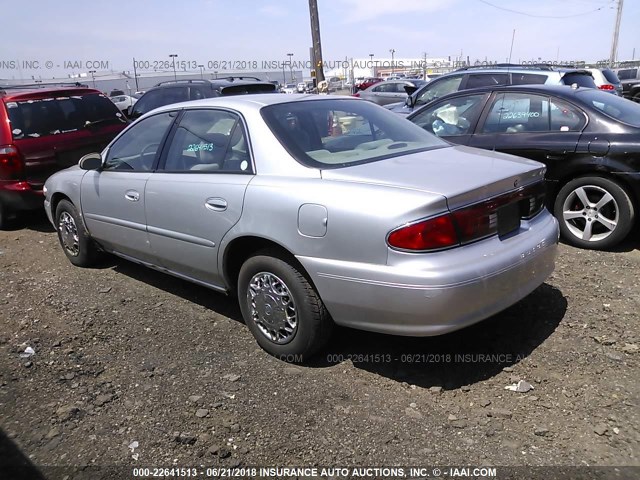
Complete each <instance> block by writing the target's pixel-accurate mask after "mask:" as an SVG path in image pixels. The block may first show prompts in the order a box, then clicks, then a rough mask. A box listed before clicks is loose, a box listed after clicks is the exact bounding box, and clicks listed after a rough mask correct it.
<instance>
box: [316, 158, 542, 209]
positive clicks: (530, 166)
mask: <svg viewBox="0 0 640 480" xmlns="http://www.w3.org/2000/svg"><path fill="white" fill-rule="evenodd" d="M544 171H545V167H544V165H543V164H541V163H539V162H535V161H533V160H527V159H524V158H520V157H516V156H513V155H507V154H504V153H498V152H492V151H486V150H480V149H475V148H471V147H464V146H453V147H447V148H439V149H436V150H430V151H427V152H419V153H414V154H410V155H404V156H400V157H395V158H390V159H387V160H380V161H377V162H371V163H366V164H362V165H356V166H353V167H346V168H337V169H327V170H323V171H322V178H324V179H327V180H333V181H345V182H354V183H367V184H373V185H385V186H392V187H396V188H407V189H411V190H419V191H423V192H425V193H431V194H436V195H442V196H443V197H445V198H446V199H447V204H448V206H449V209H450V210H454V209H456V208H459V207H462V206H465V205H469V204H472V203H476V202H478V201H480V200H485V199H488V198H492V197H495V196H498V195H501V194H503V193H505V192H509V191H512V190H514V189H517V188H520V187H522V186H524V185H528V184H530V183H533V182H536V181H540V180H542V178H543V176H544Z"/></svg>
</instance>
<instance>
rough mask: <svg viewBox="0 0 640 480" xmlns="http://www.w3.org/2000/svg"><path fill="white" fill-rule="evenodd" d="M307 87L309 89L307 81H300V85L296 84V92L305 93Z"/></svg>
mask: <svg viewBox="0 0 640 480" xmlns="http://www.w3.org/2000/svg"><path fill="white" fill-rule="evenodd" d="M306 89H307V83H306V82H298V85H296V93H304V91H305V90H306Z"/></svg>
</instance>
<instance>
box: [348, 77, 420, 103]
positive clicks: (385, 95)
mask: <svg viewBox="0 0 640 480" xmlns="http://www.w3.org/2000/svg"><path fill="white" fill-rule="evenodd" d="M425 83H427V82H425V81H424V80H410V81H409V80H387V81H384V82H380V83H376V84H374V85H371V86H370V87H369V88H367V89H366V90H362V91H360V92H357V93H355V94H354V97H360V98H362V99H364V100H369V101H370V102H373V103H377V104H378V105H387V104H389V103H393V102H397V101H399V100H402V99H403V98H406V97H407V95H410V94H412V93H413V92H415V91H416V90H417V89H418V88H420V87H421V86H422V85H424V84H425Z"/></svg>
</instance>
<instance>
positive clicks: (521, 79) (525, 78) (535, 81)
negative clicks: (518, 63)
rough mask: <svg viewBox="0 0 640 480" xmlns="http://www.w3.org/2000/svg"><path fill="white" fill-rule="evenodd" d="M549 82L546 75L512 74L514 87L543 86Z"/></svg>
mask: <svg viewBox="0 0 640 480" xmlns="http://www.w3.org/2000/svg"><path fill="white" fill-rule="evenodd" d="M546 81H547V76H546V75H537V74H535V73H512V74H511V83H513V84H514V85H542V84H544V82H546Z"/></svg>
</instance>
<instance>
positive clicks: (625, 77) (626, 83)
mask: <svg viewBox="0 0 640 480" xmlns="http://www.w3.org/2000/svg"><path fill="white" fill-rule="evenodd" d="M616 75H617V76H618V78H619V79H620V83H621V84H622V95H623V96H624V97H625V98H628V99H629V100H633V101H634V102H640V67H625V68H619V69H618V70H617V71H616Z"/></svg>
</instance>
